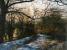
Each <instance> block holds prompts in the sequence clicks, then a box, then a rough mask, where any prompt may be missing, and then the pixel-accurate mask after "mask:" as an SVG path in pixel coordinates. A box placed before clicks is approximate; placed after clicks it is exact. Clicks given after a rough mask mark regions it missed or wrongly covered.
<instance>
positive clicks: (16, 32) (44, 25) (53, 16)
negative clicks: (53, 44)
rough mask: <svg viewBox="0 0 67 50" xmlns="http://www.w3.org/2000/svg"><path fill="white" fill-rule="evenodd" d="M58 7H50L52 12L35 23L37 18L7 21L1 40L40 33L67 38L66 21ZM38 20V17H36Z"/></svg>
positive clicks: (55, 37) (62, 38)
mask: <svg viewBox="0 0 67 50" xmlns="http://www.w3.org/2000/svg"><path fill="white" fill-rule="evenodd" d="M61 17H62V15H61V14H60V11H58V10H57V9H53V8H52V9H50V13H47V15H45V16H43V17H41V21H40V22H37V24H35V20H34V21H33V20H32V21H27V22H24V21H23V19H22V20H19V21H18V22H15V18H12V19H11V21H6V24H5V34H2V35H3V36H2V37H3V39H4V40H1V38H0V41H2V42H4V41H12V40H16V39H21V38H24V37H27V36H33V35H34V36H36V35H37V34H38V33H41V34H47V35H51V36H52V39H58V40H64V39H65V22H64V20H63V19H61ZM36 20H37V19H36Z"/></svg>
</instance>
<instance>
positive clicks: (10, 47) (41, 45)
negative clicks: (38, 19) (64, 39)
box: [0, 34, 63, 50]
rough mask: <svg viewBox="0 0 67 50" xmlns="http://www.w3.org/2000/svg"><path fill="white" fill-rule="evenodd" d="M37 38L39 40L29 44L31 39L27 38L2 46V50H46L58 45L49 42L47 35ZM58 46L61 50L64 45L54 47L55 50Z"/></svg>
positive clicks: (40, 35) (55, 42)
mask: <svg viewBox="0 0 67 50" xmlns="http://www.w3.org/2000/svg"><path fill="white" fill-rule="evenodd" d="M37 36H38V38H37V39H36V40H34V41H32V42H30V43H27V44H26V43H25V42H26V41H29V40H30V38H31V37H26V38H23V39H20V40H15V41H11V42H6V43H3V44H0V50H45V49H46V47H48V48H50V46H48V45H53V44H57V42H58V41H56V40H53V41H49V39H47V37H49V36H46V35H42V34H38V35H37ZM56 46H57V48H58V50H59V48H62V47H63V43H59V44H58V45H54V46H53V47H52V48H53V49H55V48H56ZM58 46H59V47H58ZM52 48H51V50H52ZM48 50H49V49H48Z"/></svg>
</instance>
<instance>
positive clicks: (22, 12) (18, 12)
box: [7, 11, 34, 20]
mask: <svg viewBox="0 0 67 50" xmlns="http://www.w3.org/2000/svg"><path fill="white" fill-rule="evenodd" d="M7 13H18V14H23V15H25V16H27V17H28V18H30V19H32V20H34V18H32V17H30V16H28V15H26V14H25V13H23V12H18V11H8V12H7Z"/></svg>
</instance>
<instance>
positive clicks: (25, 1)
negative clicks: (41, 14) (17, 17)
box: [8, 0, 33, 7]
mask: <svg viewBox="0 0 67 50" xmlns="http://www.w3.org/2000/svg"><path fill="white" fill-rule="evenodd" d="M32 1H33V0H31V1H19V2H15V3H12V4H10V5H9V6H8V7H10V6H12V5H15V4H19V3H25V2H32Z"/></svg>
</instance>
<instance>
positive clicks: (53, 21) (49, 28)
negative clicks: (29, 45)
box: [42, 8, 65, 37]
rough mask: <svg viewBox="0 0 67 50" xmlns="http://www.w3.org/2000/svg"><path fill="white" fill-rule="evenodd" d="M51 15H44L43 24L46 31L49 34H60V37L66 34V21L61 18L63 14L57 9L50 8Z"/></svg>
mask: <svg viewBox="0 0 67 50" xmlns="http://www.w3.org/2000/svg"><path fill="white" fill-rule="evenodd" d="M50 11H51V12H50V15H49V16H48V15H47V16H44V17H42V26H43V27H44V32H47V33H49V34H52V35H53V36H54V35H59V36H58V37H60V36H62V35H65V34H64V33H65V22H64V20H63V19H61V17H62V15H61V14H60V11H57V9H54V8H52V9H50Z"/></svg>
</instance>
